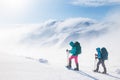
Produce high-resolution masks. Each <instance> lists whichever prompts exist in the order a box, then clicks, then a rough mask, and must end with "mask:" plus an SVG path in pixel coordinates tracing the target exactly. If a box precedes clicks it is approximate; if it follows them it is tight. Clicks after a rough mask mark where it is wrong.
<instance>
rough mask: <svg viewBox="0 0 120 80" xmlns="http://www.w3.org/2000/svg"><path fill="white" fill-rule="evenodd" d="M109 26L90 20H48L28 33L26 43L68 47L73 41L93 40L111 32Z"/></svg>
mask: <svg viewBox="0 0 120 80" xmlns="http://www.w3.org/2000/svg"><path fill="white" fill-rule="evenodd" d="M108 26H109V24H105V25H104V22H103V23H99V22H97V21H96V20H93V19H88V18H70V19H66V20H63V21H58V20H48V21H46V22H44V23H42V24H41V25H40V26H39V27H38V28H36V29H35V30H34V31H32V32H30V33H28V34H27V35H26V37H25V38H24V39H23V41H24V42H27V43H33V44H39V45H42V46H50V45H66V44H67V43H68V42H70V41H71V40H73V41H77V40H81V39H84V40H88V39H89V40H91V39H92V38H97V37H99V36H102V35H103V34H106V33H107V32H109V28H108Z"/></svg>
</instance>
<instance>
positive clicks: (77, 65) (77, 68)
mask: <svg viewBox="0 0 120 80" xmlns="http://www.w3.org/2000/svg"><path fill="white" fill-rule="evenodd" d="M74 70H75V71H79V64H78V63H77V64H76V68H75V69H74Z"/></svg>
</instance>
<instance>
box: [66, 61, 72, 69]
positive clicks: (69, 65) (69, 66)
mask: <svg viewBox="0 0 120 80" xmlns="http://www.w3.org/2000/svg"><path fill="white" fill-rule="evenodd" d="M66 67H67V68H68V69H70V68H71V61H69V64H68V65H67V66H66Z"/></svg>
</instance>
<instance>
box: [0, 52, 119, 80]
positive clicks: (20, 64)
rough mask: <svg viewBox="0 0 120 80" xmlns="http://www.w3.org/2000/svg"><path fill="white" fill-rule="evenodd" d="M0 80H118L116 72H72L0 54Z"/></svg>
mask: <svg viewBox="0 0 120 80" xmlns="http://www.w3.org/2000/svg"><path fill="white" fill-rule="evenodd" d="M0 55H1V56H0V80H120V77H119V75H120V74H117V73H116V72H112V69H111V72H109V75H104V74H99V73H94V72H92V71H91V70H90V68H89V67H87V66H83V67H81V66H80V71H72V70H68V69H66V68H65V66H64V65H60V66H58V65H53V64H50V63H49V62H47V63H46V62H40V61H39V59H35V58H30V57H23V56H16V55H9V54H7V53H2V52H1V53H0Z"/></svg>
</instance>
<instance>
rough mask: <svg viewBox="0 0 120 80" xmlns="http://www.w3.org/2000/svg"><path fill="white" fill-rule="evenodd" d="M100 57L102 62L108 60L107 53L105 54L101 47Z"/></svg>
mask: <svg viewBox="0 0 120 80" xmlns="http://www.w3.org/2000/svg"><path fill="white" fill-rule="evenodd" d="M101 56H102V59H103V60H107V59H108V52H107V49H106V48H105V47H103V48H102V49H101Z"/></svg>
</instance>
